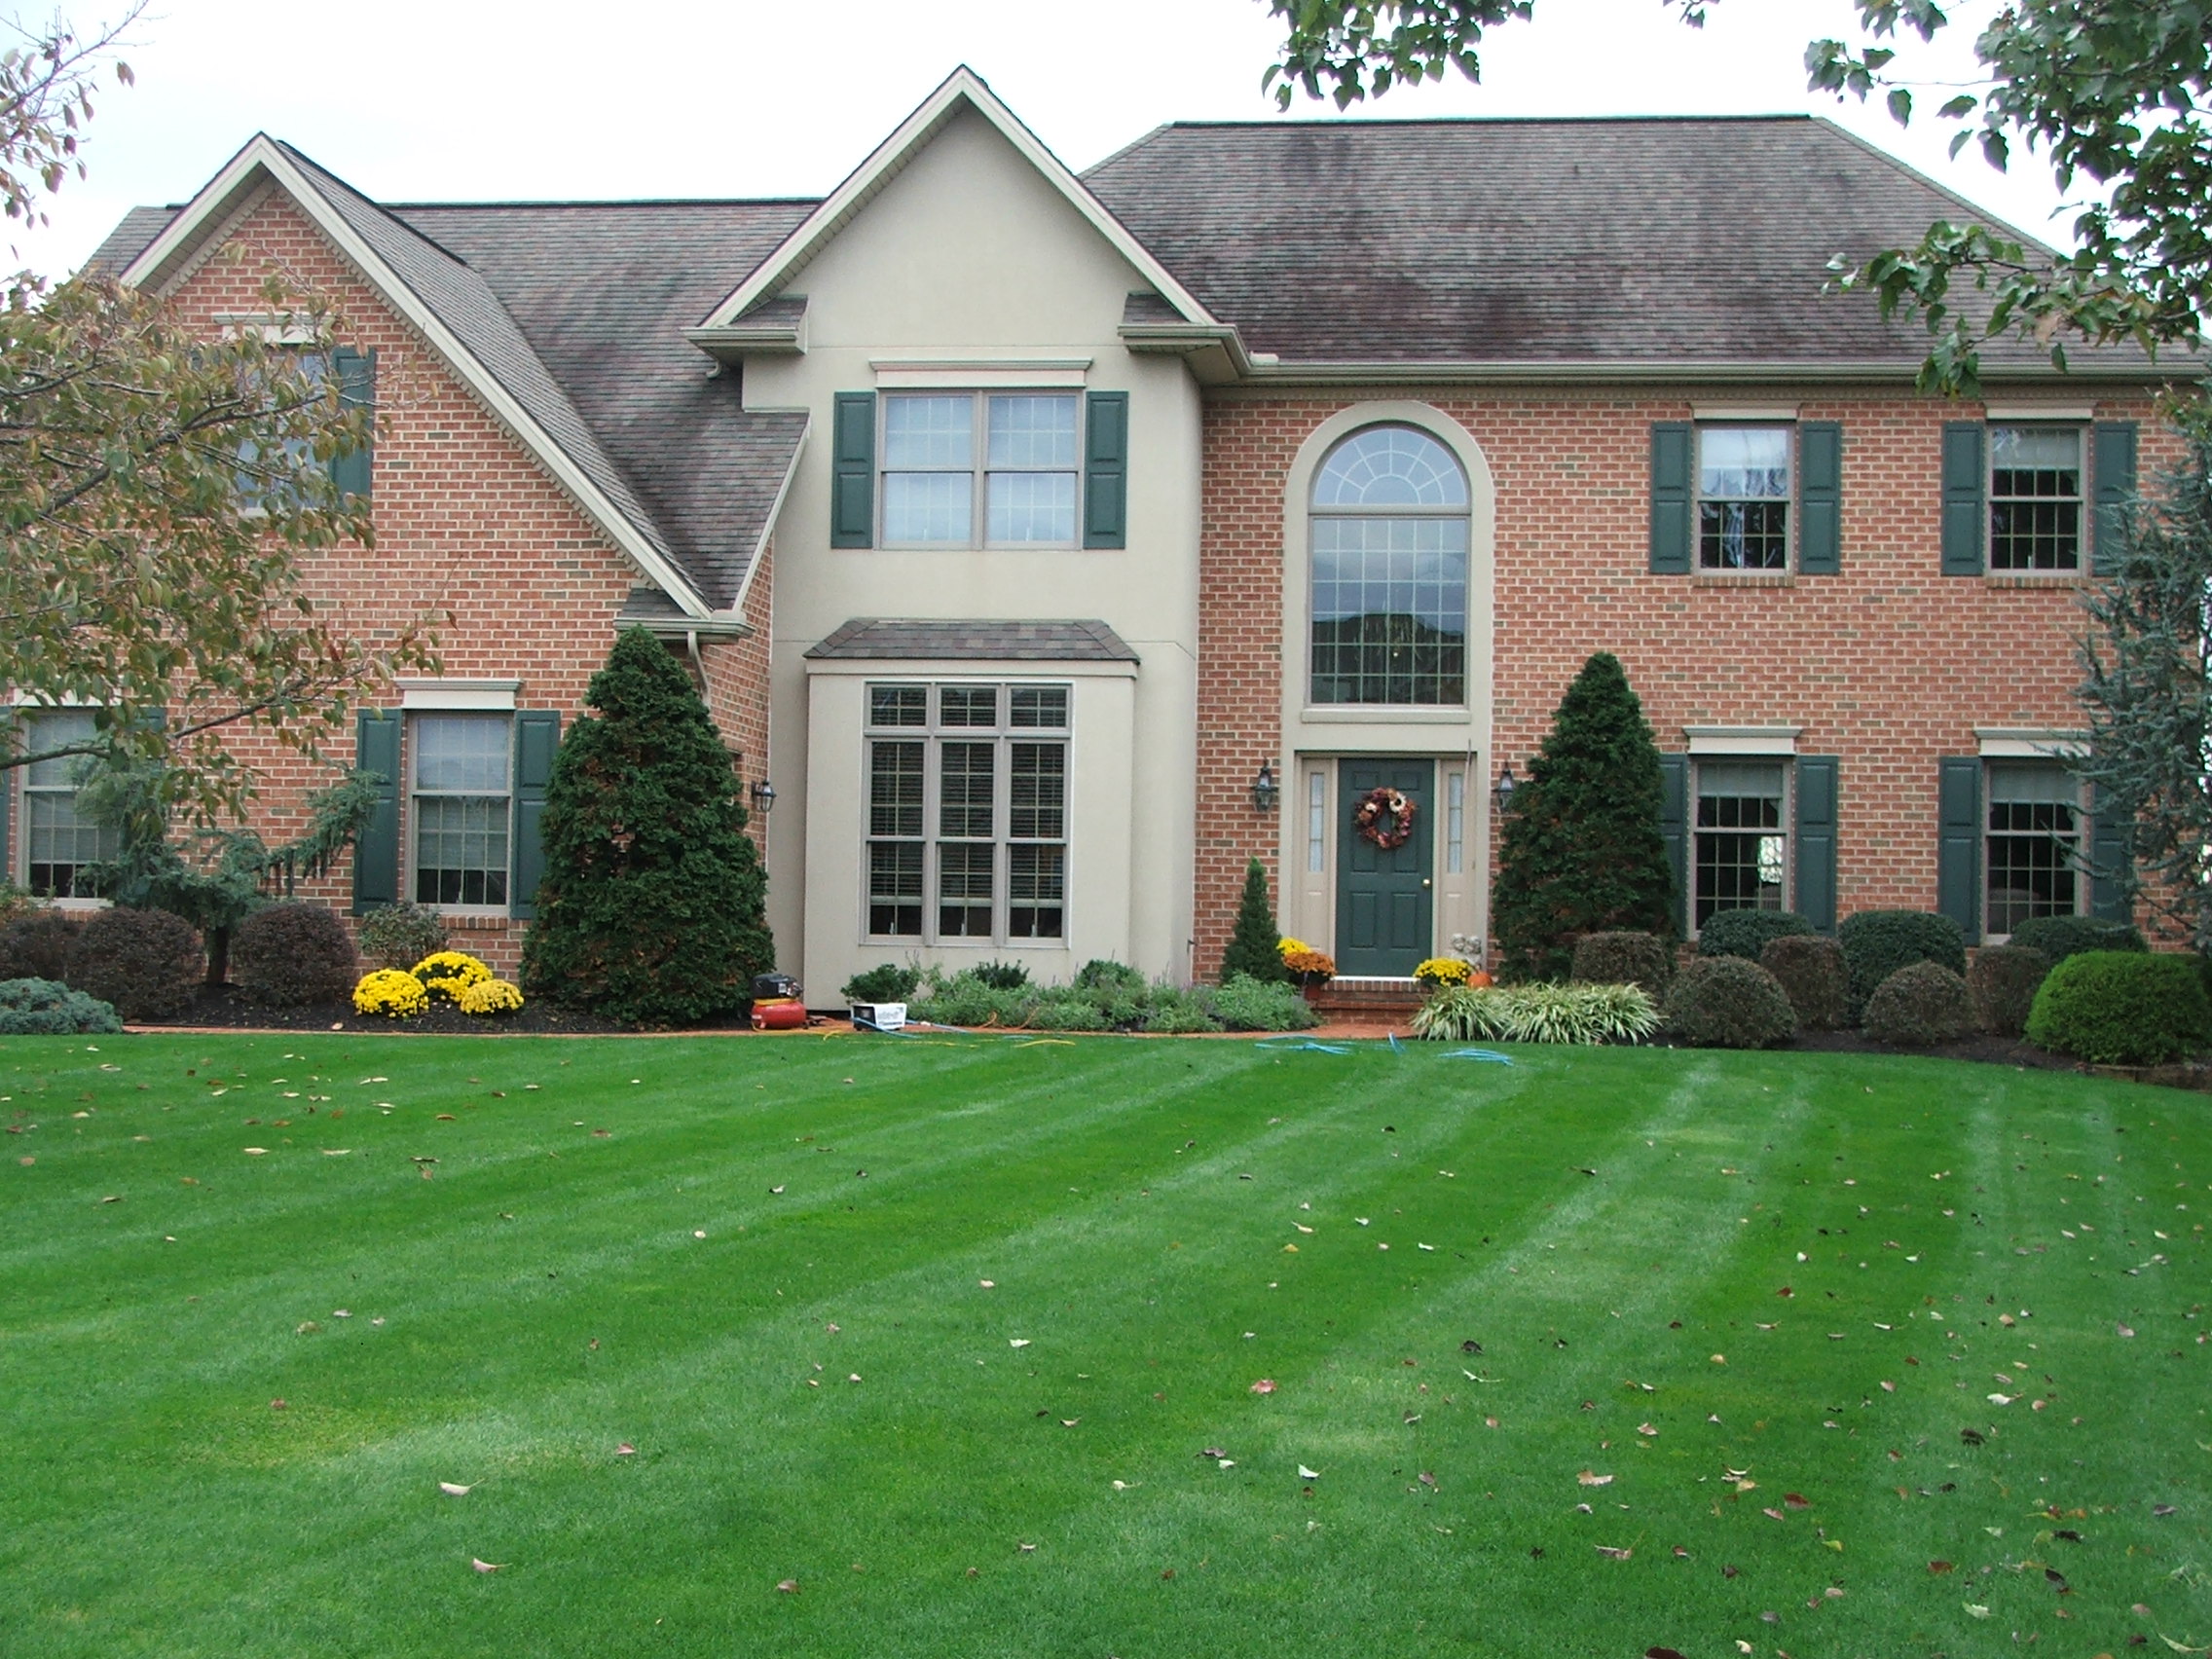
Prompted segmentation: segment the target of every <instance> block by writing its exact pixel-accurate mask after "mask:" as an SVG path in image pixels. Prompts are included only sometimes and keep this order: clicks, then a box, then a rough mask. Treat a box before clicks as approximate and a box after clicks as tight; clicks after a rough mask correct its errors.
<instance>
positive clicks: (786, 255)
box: [699, 64, 1214, 329]
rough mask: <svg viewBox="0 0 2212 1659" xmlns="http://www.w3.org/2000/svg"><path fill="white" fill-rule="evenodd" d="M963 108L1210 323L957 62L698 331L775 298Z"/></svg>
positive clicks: (1166, 292) (1180, 304)
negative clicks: (970, 111) (1010, 146)
mask: <svg viewBox="0 0 2212 1659" xmlns="http://www.w3.org/2000/svg"><path fill="white" fill-rule="evenodd" d="M964 110H973V111H975V112H976V113H977V115H979V116H981V117H982V118H983V119H984V120H985V121H987V122H988V123H989V124H990V125H991V126H992V127H994V128H996V129H998V132H999V134H1000V136H1002V137H1003V138H1005V139H1006V141H1007V142H1008V143H1009V144H1011V145H1013V146H1014V150H1015V151H1016V152H1017V153H1018V154H1019V155H1020V156H1021V157H1022V158H1023V159H1024V160H1026V161H1027V162H1028V163H1029V164H1030V166H1034V167H1035V168H1036V169H1037V170H1038V172H1040V173H1041V174H1043V175H1044V177H1045V178H1046V180H1047V181H1048V182H1049V183H1051V186H1052V188H1053V189H1055V190H1056V191H1058V192H1059V193H1060V195H1061V196H1063V197H1064V198H1066V200H1067V202H1068V203H1069V205H1070V206H1072V207H1074V208H1075V210H1076V212H1077V213H1078V214H1080V215H1081V216H1082V217H1083V218H1084V219H1085V220H1086V221H1087V222H1088V224H1089V225H1090V226H1091V228H1092V229H1094V230H1095V231H1097V232H1098V234H1099V235H1100V236H1101V237H1103V238H1104V239H1105V240H1106V241H1107V242H1108V243H1109V244H1111V245H1112V247H1113V248H1114V250H1115V251H1116V252H1118V253H1119V254H1121V255H1122V257H1123V258H1124V259H1125V260H1127V261H1128V262H1129V264H1131V265H1132V266H1134V267H1135V268H1136V269H1137V271H1138V272H1139V273H1140V274H1141V275H1142V276H1144V278H1145V280H1146V281H1148V282H1150V283H1152V284H1153V285H1154V286H1155V287H1156V288H1157V289H1159V291H1160V293H1161V295H1162V296H1163V297H1164V298H1165V299H1166V301H1167V303H1168V304H1169V305H1170V306H1171V307H1173V308H1174V311H1175V313H1176V314H1177V315H1178V316H1179V317H1180V318H1181V319H1182V320H1184V321H1185V322H1193V323H1211V322H1212V321H1213V320H1214V319H1213V318H1212V317H1211V316H1210V315H1209V314H1208V313H1207V312H1206V310H1205V308H1204V307H1203V306H1202V305H1200V304H1199V303H1198V300H1196V299H1195V298H1193V296H1192V295H1191V293H1190V291H1189V290H1188V289H1186V288H1185V287H1184V286H1183V284H1182V283H1181V282H1179V281H1177V280H1176V278H1175V276H1174V275H1173V274H1172V273H1171V272H1169V271H1168V270H1167V268H1166V267H1165V266H1163V265H1162V264H1161V262H1160V261H1159V259H1157V258H1156V257H1154V255H1153V254H1152V252H1151V251H1150V250H1149V249H1148V248H1146V247H1145V246H1144V244H1143V243H1142V242H1140V241H1139V240H1137V239H1136V238H1135V237H1133V236H1131V235H1130V234H1129V231H1128V229H1127V228H1126V227H1125V226H1124V225H1123V224H1122V222H1121V221H1120V220H1119V219H1117V218H1116V217H1115V216H1114V215H1113V214H1112V213H1111V212H1109V211H1108V210H1107V209H1106V207H1105V206H1104V205H1103V204H1102V203H1100V202H1099V200H1098V198H1097V197H1095V196H1093V195H1092V194H1091V193H1090V191H1089V190H1088V188H1087V187H1086V186H1085V184H1084V183H1083V181H1082V180H1081V179H1079V178H1078V177H1077V176H1076V175H1075V174H1074V173H1073V172H1071V171H1070V170H1069V169H1068V167H1067V166H1066V165H1065V164H1064V163H1062V162H1061V161H1060V159H1059V158H1058V157H1057V156H1055V155H1053V154H1052V153H1051V151H1050V150H1048V149H1047V148H1046V147H1045V146H1044V144H1043V143H1042V142H1041V141H1040V140H1039V139H1038V137H1037V135H1036V134H1035V133H1034V132H1032V131H1030V130H1029V129H1028V128H1026V127H1024V126H1023V125H1022V124H1021V122H1020V121H1019V120H1018V119H1017V118H1016V117H1015V116H1014V112H1013V111H1012V110H1010V109H1008V108H1007V107H1006V105H1005V104H1004V103H1002V102H1001V101H1000V100H999V98H998V95H997V94H996V93H994V92H992V91H991V90H990V88H989V87H987V86H986V85H984V83H983V80H982V78H981V77H980V76H978V75H977V73H976V72H975V71H974V70H972V69H970V68H968V67H967V66H966V65H965V64H963V65H961V67H959V68H957V69H955V70H954V71H953V72H952V73H951V74H950V75H949V76H947V77H946V78H945V80H944V82H943V84H942V85H941V86H940V87H939V88H938V89H937V91H936V92H932V93H931V94H930V95H929V96H928V97H927V98H926V99H924V100H923V102H922V104H921V106H920V107H919V108H918V109H916V110H915V111H914V113H913V114H911V115H909V116H908V117H907V118H906V119H905V120H904V121H903V122H902V123H900V125H899V128H898V129H897V130H896V131H894V132H893V133H892V134H891V136H890V137H888V138H886V139H885V140H884V141H883V142H882V143H881V144H879V145H877V146H876V148H875V150H874V152H873V154H871V155H870V156H869V157H868V158H867V160H866V161H865V162H863V163H862V164H861V165H860V166H859V167H858V168H856V169H855V170H854V172H853V173H852V175H851V176H850V177H848V178H847V179H846V180H845V181H844V183H842V184H840V185H839V186H838V187H837V188H836V189H835V190H834V191H832V192H830V195H829V197H828V198H826V199H825V200H824V201H823V202H822V203H821V204H820V205H819V206H817V207H816V208H815V209H814V211H813V212H812V213H810V214H808V215H807V217H806V219H805V220H804V221H803V222H802V223H801V224H799V225H798V226H797V227H796V228H795V229H794V230H793V232H792V233H791V235H790V236H789V237H787V238H786V239H785V240H784V241H783V242H782V243H781V245H779V246H778V247H777V248H776V250H775V251H774V252H773V253H771V254H769V256H768V257H767V258H766V259H764V260H763V261H761V263H760V264H759V265H758V266H757V267H756V268H755V270H754V271H753V272H752V273H751V274H749V275H748V276H746V278H745V279H744V280H743V281H742V282H740V283H739V284H738V285H737V287H736V288H735V289H733V290H732V291H731V292H730V293H729V294H728V295H727V296H726V297H725V298H724V299H723V300H722V302H721V303H720V304H719V305H718V306H716V307H715V309H714V310H713V311H711V312H709V313H707V315H706V316H705V317H704V318H703V319H702V320H701V322H700V324H699V326H700V328H701V329H719V328H726V327H728V326H730V325H731V324H733V323H735V322H736V321H737V320H738V319H739V318H740V317H742V316H744V315H745V314H746V313H749V312H751V311H752V310H753V309H754V307H756V305H758V304H759V303H760V302H762V301H764V300H768V299H771V298H773V297H774V296H775V295H777V294H779V293H781V292H782V291H783V289H784V287H785V285H786V284H787V283H789V282H790V281H791V280H792V279H793V277H794V276H797V275H798V273H799V272H800V271H802V270H804V269H805V268H806V265H807V263H808V262H809V261H810V260H812V259H813V258H814V256H815V255H816V254H817V253H819V252H820V251H821V250H822V248H823V247H824V246H826V245H827V244H828V243H829V242H830V240H832V239H834V238H835V237H836V235H837V233H838V232H839V231H841V230H843V229H844V227H845V226H846V225H847V224H849V223H850V222H851V221H852V219H853V218H854V217H855V215H857V214H858V213H859V212H860V211H861V209H862V208H863V207H865V206H866V205H867V203H868V202H869V200H870V199H871V198H873V197H874V196H875V194H876V193H877V192H878V191H880V190H882V189H883V187H884V186H885V185H886V184H887V183H889V182H890V181H891V180H892V179H893V178H895V177H896V176H898V174H899V173H900V172H901V171H902V170H903V168H904V167H905V166H906V165H907V164H908V163H909V162H910V161H911V160H912V159H913V158H914V157H915V156H916V155H918V154H919V153H920V152H921V151H922V150H923V149H924V148H926V147H927V146H928V144H929V143H930V141H931V140H932V139H933V138H935V137H936V136H937V134H938V133H939V132H940V131H941V130H942V129H943V128H944V127H945V125H946V124H947V123H948V122H950V121H951V120H952V119H953V118H954V117H955V116H957V115H959V114H960V113H961V112H962V111H964Z"/></svg>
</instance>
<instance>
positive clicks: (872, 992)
mask: <svg viewBox="0 0 2212 1659" xmlns="http://www.w3.org/2000/svg"><path fill="white" fill-rule="evenodd" d="M921 982H922V971H921V970H920V969H919V968H902V967H900V966H899V964H898V963H896V962H886V963H883V964H882V965H881V966H879V967H875V968H869V969H866V971H864V972H862V973H859V974H855V975H854V976H853V977H851V978H850V979H847V980H846V981H845V983H844V985H843V986H842V987H841V988H840V989H839V991H838V993H837V994H838V995H839V996H841V997H843V998H844V999H845V1001H846V1002H848V1003H887V1002H908V1001H911V1000H912V998H913V995H914V987H915V986H917V985H919V984H920V983H921Z"/></svg>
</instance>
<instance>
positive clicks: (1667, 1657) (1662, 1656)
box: [1643, 1647, 1689, 1659]
mask: <svg viewBox="0 0 2212 1659" xmlns="http://www.w3.org/2000/svg"><path fill="white" fill-rule="evenodd" d="M1643 1659H1689V1656H1688V1655H1687V1654H1685V1653H1684V1652H1683V1651H1682V1650H1681V1649H1680V1648H1678V1647H1646V1648H1645V1649H1644V1650H1643Z"/></svg>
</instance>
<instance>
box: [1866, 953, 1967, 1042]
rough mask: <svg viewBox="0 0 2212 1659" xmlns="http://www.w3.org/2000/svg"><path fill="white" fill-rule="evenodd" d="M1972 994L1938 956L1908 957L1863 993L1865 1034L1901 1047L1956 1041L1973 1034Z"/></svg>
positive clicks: (1962, 980)
mask: <svg viewBox="0 0 2212 1659" xmlns="http://www.w3.org/2000/svg"><path fill="white" fill-rule="evenodd" d="M1973 1029H1974V1016H1973V995H1972V992H1970V991H1969V990H1968V989H1967V982H1966V981H1965V980H1964V979H1962V978H1960V977H1958V975H1956V974H1954V973H1952V972H1951V971H1950V970H1949V969H1948V968H1946V967H1944V966H1943V965H1942V964H1941V963H1940V962H1913V963H1908V964H1907V965H1906V966H1904V967H1902V968H1899V970H1898V971H1897V972H1896V973H1895V974H1892V975H1891V976H1890V977H1888V978H1887V979H1884V980H1883V981H1882V982H1881V983H1880V984H1879V985H1876V986H1875V987H1874V994H1873V995H1872V996H1870V997H1868V998H1867V999H1866V1035H1867V1036H1869V1037H1871V1038H1873V1039H1874V1041H1875V1042H1877V1043H1893V1044H1895V1045H1897V1046H1898V1047H1899V1048H1900V1049H1926V1048H1930V1047H1932V1046H1934V1045H1935V1044H1937V1043H1956V1042H1958V1041H1959V1039H1961V1038H1962V1037H1970V1036H1972V1034H1973Z"/></svg>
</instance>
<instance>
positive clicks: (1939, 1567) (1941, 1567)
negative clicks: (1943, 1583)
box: [1928, 1561, 1952, 1577]
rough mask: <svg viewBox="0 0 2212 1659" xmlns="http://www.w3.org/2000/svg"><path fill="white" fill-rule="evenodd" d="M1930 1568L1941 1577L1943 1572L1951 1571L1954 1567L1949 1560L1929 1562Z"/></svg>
mask: <svg viewBox="0 0 2212 1659" xmlns="http://www.w3.org/2000/svg"><path fill="white" fill-rule="evenodd" d="M1928 1570H1929V1571H1930V1572H1931V1573H1932V1574H1935V1575H1936V1576H1938V1577H1940V1576H1941V1575H1942V1574H1944V1573H1946V1572H1949V1571H1951V1570H1952V1567H1951V1564H1950V1563H1949V1562H1947V1561H1932V1562H1930V1563H1929V1564H1928Z"/></svg>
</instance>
